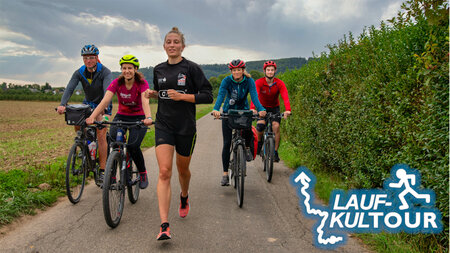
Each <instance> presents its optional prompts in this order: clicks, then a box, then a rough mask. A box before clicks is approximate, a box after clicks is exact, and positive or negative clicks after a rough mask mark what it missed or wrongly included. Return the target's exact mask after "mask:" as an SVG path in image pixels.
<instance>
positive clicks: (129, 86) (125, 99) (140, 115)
mask: <svg viewBox="0 0 450 253" xmlns="http://www.w3.org/2000/svg"><path fill="white" fill-rule="evenodd" d="M119 64H120V68H121V70H122V74H121V75H120V76H119V77H118V78H117V79H114V81H113V82H112V83H111V84H110V85H109V87H108V90H107V91H106V94H105V97H104V98H103V99H102V101H101V102H100V104H99V105H98V106H97V108H96V109H95V110H94V112H93V113H92V114H91V116H90V117H89V118H87V119H86V123H87V124H92V123H94V120H95V119H96V118H97V116H98V115H100V114H101V113H102V110H103V109H104V108H106V107H107V105H108V104H109V103H111V100H112V98H113V96H114V94H117V99H118V101H119V110H118V111H117V114H116V116H115V117H114V121H118V120H121V121H125V122H136V121H143V122H144V124H145V125H147V126H149V125H151V124H152V117H151V111H150V105H149V100H148V98H147V97H146V96H145V91H147V90H149V86H148V82H147V81H146V80H145V79H144V75H143V74H142V73H140V72H137V70H138V69H139V60H138V59H137V58H136V57H135V56H133V55H125V56H123V57H122V58H121V59H120V61H119ZM129 131H130V133H129V136H128V143H129V145H128V151H129V152H130V155H131V157H132V158H133V161H134V163H135V164H136V167H137V169H138V170H139V176H140V181H139V188H141V189H145V188H147V186H148V177H147V170H146V168H145V162H144V156H143V155H142V150H141V143H142V140H143V139H144V137H145V133H146V132H147V128H132V129H130V130H129ZM109 133H110V134H111V138H112V139H113V140H115V139H116V136H117V127H116V126H111V128H110V130H109Z"/></svg>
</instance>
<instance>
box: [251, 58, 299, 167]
mask: <svg viewBox="0 0 450 253" xmlns="http://www.w3.org/2000/svg"><path fill="white" fill-rule="evenodd" d="M263 70H264V75H265V77H262V78H260V79H258V80H256V81H255V85H256V91H257V92H258V99H259V102H261V104H262V106H264V108H266V111H267V112H271V113H280V101H279V99H278V97H279V96H280V95H281V98H283V102H284V107H285V112H284V119H286V118H287V117H288V116H289V115H290V114H291V104H290V103H289V96H288V91H287V89H286V85H285V84H284V82H283V81H281V80H280V79H278V78H276V77H275V73H276V71H277V64H276V63H275V62H274V61H267V62H265V63H264V66H263ZM250 109H252V110H254V109H255V105H254V104H253V103H251V105H250ZM280 122H281V118H277V119H275V121H273V122H272V129H273V132H274V133H275V154H274V161H275V162H279V161H280V157H279V156H278V147H279V146H280ZM265 127H266V122H265V121H264V120H259V121H258V122H257V123H256V130H257V131H258V151H257V152H258V154H259V153H260V152H261V147H262V139H263V138H262V135H263V133H264V129H265Z"/></svg>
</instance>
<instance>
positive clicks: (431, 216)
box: [328, 190, 439, 232]
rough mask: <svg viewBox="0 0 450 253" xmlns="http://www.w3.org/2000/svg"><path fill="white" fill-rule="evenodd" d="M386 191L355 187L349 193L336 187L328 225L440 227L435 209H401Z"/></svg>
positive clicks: (423, 229) (405, 228) (373, 228)
mask: <svg viewBox="0 0 450 253" xmlns="http://www.w3.org/2000/svg"><path fill="white" fill-rule="evenodd" d="M391 199H392V198H389V196H388V194H387V193H384V192H383V191H377V190H372V191H368V190H353V191H351V192H349V193H348V194H345V193H344V192H343V191H340V190H335V191H334V192H333V194H332V197H331V199H330V200H331V201H330V207H331V208H332V211H331V214H330V218H329V223H328V227H329V228H330V229H336V228H338V229H351V230H356V231H359V232H364V230H367V231H371V232H376V231H377V230H386V229H388V230H396V229H400V230H402V231H408V230H411V231H409V232H418V230H420V231H421V232H426V231H427V230H428V231H429V232H432V231H434V230H437V229H438V228H439V226H438V223H439V221H438V220H437V219H438V217H437V215H436V212H435V210H429V211H427V210H426V209H423V208H422V209H421V211H420V212H417V210H414V209H411V210H405V211H400V210H398V209H397V208H394V207H393V206H394V203H393V202H391Z"/></svg>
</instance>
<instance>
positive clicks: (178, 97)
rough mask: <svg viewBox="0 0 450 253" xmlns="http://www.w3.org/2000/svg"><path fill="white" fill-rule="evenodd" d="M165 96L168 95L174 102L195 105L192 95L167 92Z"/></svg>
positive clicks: (172, 91) (173, 91) (174, 91)
mask: <svg viewBox="0 0 450 253" xmlns="http://www.w3.org/2000/svg"><path fill="white" fill-rule="evenodd" d="M167 94H168V95H169V98H170V99H172V100H174V101H186V102H189V103H194V104H195V95H194V94H183V93H179V92H178V91H176V90H172V89H171V90H167Z"/></svg>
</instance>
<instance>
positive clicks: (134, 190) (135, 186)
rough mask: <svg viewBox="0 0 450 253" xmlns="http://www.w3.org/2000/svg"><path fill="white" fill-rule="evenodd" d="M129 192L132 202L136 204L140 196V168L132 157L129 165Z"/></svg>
mask: <svg viewBox="0 0 450 253" xmlns="http://www.w3.org/2000/svg"><path fill="white" fill-rule="evenodd" d="M127 174H128V176H127V193H128V199H129V200H130V202H131V204H135V203H136V202H137V201H138V198H139V192H140V188H139V170H138V169H137V167H136V164H134V163H133V161H132V160H131V159H130V161H129V166H127Z"/></svg>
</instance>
